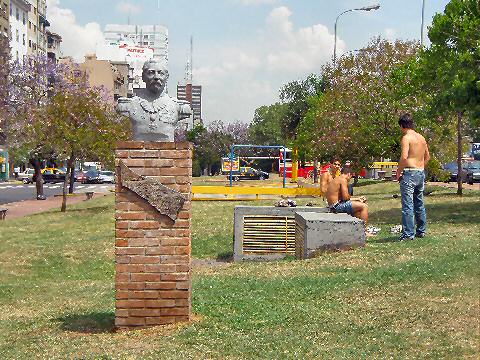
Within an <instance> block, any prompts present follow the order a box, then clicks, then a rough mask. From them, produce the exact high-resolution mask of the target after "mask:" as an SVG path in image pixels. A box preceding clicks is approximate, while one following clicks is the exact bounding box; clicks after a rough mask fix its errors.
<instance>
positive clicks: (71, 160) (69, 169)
mask: <svg viewBox="0 0 480 360" xmlns="http://www.w3.org/2000/svg"><path fill="white" fill-rule="evenodd" d="M74 160H75V157H74V155H73V153H72V154H71V155H70V158H69V159H68V161H67V173H66V174H65V181H64V182H63V198H62V207H61V208H60V211H61V212H65V211H66V210H67V185H68V183H69V181H70V175H71V173H72V166H73V164H74Z"/></svg>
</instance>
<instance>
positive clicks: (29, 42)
mask: <svg viewBox="0 0 480 360" xmlns="http://www.w3.org/2000/svg"><path fill="white" fill-rule="evenodd" d="M28 47H29V48H31V47H32V40H28Z"/></svg>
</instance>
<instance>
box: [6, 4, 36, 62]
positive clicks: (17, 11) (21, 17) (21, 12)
mask: <svg viewBox="0 0 480 360" xmlns="http://www.w3.org/2000/svg"><path fill="white" fill-rule="evenodd" d="M30 9H31V5H30V4H29V3H28V1H26V0H10V16H9V25H10V48H11V56H12V60H14V61H20V62H22V61H23V59H24V58H25V57H26V56H27V54H28V41H27V23H28V13H29V11H30Z"/></svg>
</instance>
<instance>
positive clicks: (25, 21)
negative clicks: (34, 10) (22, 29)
mask: <svg viewBox="0 0 480 360" xmlns="http://www.w3.org/2000/svg"><path fill="white" fill-rule="evenodd" d="M22 21H23V25H25V24H26V23H27V19H25V13H24V12H22Z"/></svg>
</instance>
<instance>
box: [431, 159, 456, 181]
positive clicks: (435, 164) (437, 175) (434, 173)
mask: <svg viewBox="0 0 480 360" xmlns="http://www.w3.org/2000/svg"><path fill="white" fill-rule="evenodd" d="M425 171H426V173H427V175H426V179H427V181H442V182H446V181H449V179H450V173H449V172H448V171H445V170H443V169H442V164H441V163H440V161H438V159H436V158H431V159H430V161H429V162H428V164H427V166H426V168H425Z"/></svg>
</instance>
